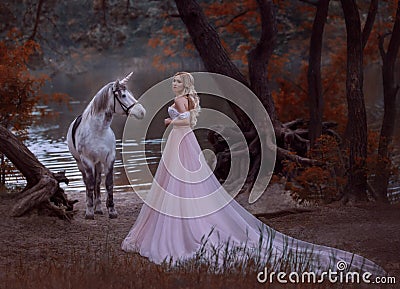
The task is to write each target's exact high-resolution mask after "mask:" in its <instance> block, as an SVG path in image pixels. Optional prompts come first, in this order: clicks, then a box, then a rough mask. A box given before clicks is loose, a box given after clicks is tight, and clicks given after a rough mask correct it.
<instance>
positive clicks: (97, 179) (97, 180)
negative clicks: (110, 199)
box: [94, 163, 103, 215]
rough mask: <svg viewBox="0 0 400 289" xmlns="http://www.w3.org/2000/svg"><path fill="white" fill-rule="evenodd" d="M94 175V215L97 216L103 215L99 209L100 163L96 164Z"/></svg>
mask: <svg viewBox="0 0 400 289" xmlns="http://www.w3.org/2000/svg"><path fill="white" fill-rule="evenodd" d="M94 171H95V172H94V175H95V186H94V213H95V214H98V215H103V210H102V209H101V195H100V185H101V163H97V164H96V166H95V168H94Z"/></svg>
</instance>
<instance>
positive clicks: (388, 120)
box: [376, 1, 400, 201]
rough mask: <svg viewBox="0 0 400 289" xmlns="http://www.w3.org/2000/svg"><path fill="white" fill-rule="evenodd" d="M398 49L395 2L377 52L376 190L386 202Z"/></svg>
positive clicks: (399, 31)
mask: <svg viewBox="0 0 400 289" xmlns="http://www.w3.org/2000/svg"><path fill="white" fill-rule="evenodd" d="M389 36H390V40H389V44H388V46H387V50H386V51H385V47H384V41H385V38H386V37H389ZM399 47H400V1H397V9H396V15H395V17H394V24H393V29H392V31H391V33H386V34H384V35H380V41H379V51H380V55H381V57H382V79H383V98H384V115H383V120H382V127H381V133H380V138H379V149H378V154H379V165H378V166H377V170H376V175H377V182H376V189H377V193H378V197H379V198H380V199H381V200H384V201H387V200H388V199H387V188H388V183H389V177H390V167H391V162H390V150H389V145H390V144H391V142H392V138H393V131H394V127H395V119H396V107H397V105H396V104H397V103H398V102H397V101H396V97H397V95H398V92H399V84H398V83H397V82H396V80H395V64H396V60H397V55H398V53H399Z"/></svg>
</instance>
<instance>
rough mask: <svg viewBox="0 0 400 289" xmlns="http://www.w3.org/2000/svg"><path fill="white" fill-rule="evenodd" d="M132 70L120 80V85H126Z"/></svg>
mask: <svg viewBox="0 0 400 289" xmlns="http://www.w3.org/2000/svg"><path fill="white" fill-rule="evenodd" d="M132 74H133V72H131V73H129V74H128V75H127V76H126V77H125V78H124V79H122V80H121V84H122V85H126V84H127V83H128V80H129V78H131V76H132Z"/></svg>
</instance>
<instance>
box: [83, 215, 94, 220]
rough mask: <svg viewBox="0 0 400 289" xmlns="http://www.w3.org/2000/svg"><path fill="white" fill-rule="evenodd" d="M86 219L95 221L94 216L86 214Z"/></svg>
mask: <svg viewBox="0 0 400 289" xmlns="http://www.w3.org/2000/svg"><path fill="white" fill-rule="evenodd" d="M85 219H86V220H94V215H92V214H85Z"/></svg>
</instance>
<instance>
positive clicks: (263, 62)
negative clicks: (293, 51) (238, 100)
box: [248, 0, 278, 123]
mask: <svg viewBox="0 0 400 289" xmlns="http://www.w3.org/2000/svg"><path fill="white" fill-rule="evenodd" d="M257 3H258V6H259V8H260V15H261V37H260V40H259V41H258V43H257V46H256V47H255V48H254V49H252V50H251V51H250V52H249V54H248V59H249V76H250V87H251V90H252V91H253V92H254V93H255V94H256V95H257V97H258V98H259V99H260V101H261V103H262V104H263V105H264V107H265V109H266V110H267V112H268V114H269V117H270V118H271V121H272V123H276V122H277V120H278V118H277V116H276V111H275V104H274V100H273V99H272V95H271V90H270V89H269V84H268V61H269V58H270V57H271V55H272V52H273V51H274V48H275V42H276V35H277V28H276V20H275V11H274V10H275V7H274V4H273V3H272V1H271V0H257Z"/></svg>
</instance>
